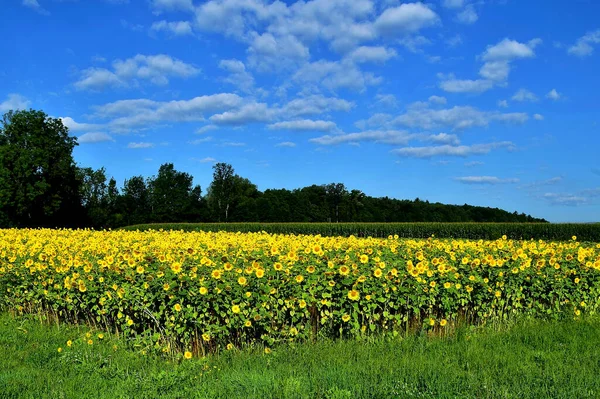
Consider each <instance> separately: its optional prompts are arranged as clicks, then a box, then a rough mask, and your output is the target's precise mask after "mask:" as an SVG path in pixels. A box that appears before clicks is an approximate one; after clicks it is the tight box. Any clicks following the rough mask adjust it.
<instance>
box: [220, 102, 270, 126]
mask: <svg viewBox="0 0 600 399" xmlns="http://www.w3.org/2000/svg"><path fill="white" fill-rule="evenodd" d="M275 115H276V111H275V110H273V109H271V108H269V106H268V105H267V104H266V103H256V102H255V103H248V104H244V105H242V106H241V107H240V108H239V109H236V110H233V111H225V112H223V113H221V114H215V115H213V116H211V117H210V118H209V120H210V121H211V122H212V123H214V124H216V125H234V126H236V125H237V126H240V125H247V124H250V123H258V122H270V121H272V120H273V119H274V117H275Z"/></svg>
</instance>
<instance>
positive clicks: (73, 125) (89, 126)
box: [58, 116, 100, 132]
mask: <svg viewBox="0 0 600 399" xmlns="http://www.w3.org/2000/svg"><path fill="white" fill-rule="evenodd" d="M58 119H60V120H61V121H62V123H63V125H65V126H66V127H68V128H69V130H70V131H72V132H81V131H85V130H87V131H89V130H94V129H98V128H99V127H100V125H97V124H94V123H79V122H75V120H74V119H73V118H71V117H69V116H65V117H61V118H58Z"/></svg>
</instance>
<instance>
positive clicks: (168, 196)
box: [148, 163, 201, 222]
mask: <svg viewBox="0 0 600 399" xmlns="http://www.w3.org/2000/svg"><path fill="white" fill-rule="evenodd" d="M192 180H193V177H192V175H190V174H189V173H185V172H179V171H177V170H175V167H174V166H173V164H172V163H166V164H163V165H161V166H160V168H159V169H158V175H157V176H155V177H153V178H151V179H150V180H149V181H148V189H149V192H150V205H151V208H152V218H153V219H154V220H155V221H163V222H164V221H166V222H181V221H183V220H184V218H185V216H186V215H189V214H190V210H191V208H192V207H193V206H194V205H195V204H194V203H193V202H194V201H198V200H199V198H198V194H199V192H201V191H200V187H197V188H196V191H195V192H194V187H193V186H192Z"/></svg>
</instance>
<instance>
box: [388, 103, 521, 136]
mask: <svg viewBox="0 0 600 399" xmlns="http://www.w3.org/2000/svg"><path fill="white" fill-rule="evenodd" d="M527 119H528V116H527V114H525V113H500V112H495V111H492V112H490V111H481V110H479V109H477V108H475V107H472V106H454V107H452V108H443V109H432V108H429V107H428V106H427V105H426V104H425V105H424V106H423V105H422V104H418V105H413V106H411V107H409V108H408V110H407V111H406V112H405V113H404V114H401V115H399V116H398V117H396V118H395V119H394V120H393V121H392V122H393V123H394V124H397V125H402V126H407V127H412V128H421V129H426V130H430V129H436V128H451V129H454V130H462V129H467V128H472V127H484V126H488V125H489V124H490V123H491V122H507V123H517V124H520V123H524V122H526V121H527Z"/></svg>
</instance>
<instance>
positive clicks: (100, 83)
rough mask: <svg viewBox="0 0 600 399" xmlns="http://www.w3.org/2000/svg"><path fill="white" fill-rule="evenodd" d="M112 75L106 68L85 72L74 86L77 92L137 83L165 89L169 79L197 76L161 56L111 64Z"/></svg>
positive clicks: (191, 68)
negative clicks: (147, 82)
mask: <svg viewBox="0 0 600 399" xmlns="http://www.w3.org/2000/svg"><path fill="white" fill-rule="evenodd" d="M112 67H113V69H112V71H111V70H108V69H106V68H88V69H85V70H83V71H82V72H81V78H80V79H79V80H78V81H77V82H75V88H77V89H78V90H102V89H104V88H106V87H126V86H129V85H131V84H136V83H138V82H139V81H149V82H151V83H153V84H155V85H166V84H167V83H169V78H171V77H178V78H189V77H192V76H195V75H198V74H199V73H200V69H198V68H196V67H194V66H193V65H190V64H186V63H185V62H183V61H181V60H178V59H176V58H172V57H171V56H168V55H165V54H158V55H141V54H138V55H136V56H135V57H132V58H129V59H126V60H115V61H114V62H113V63H112Z"/></svg>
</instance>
